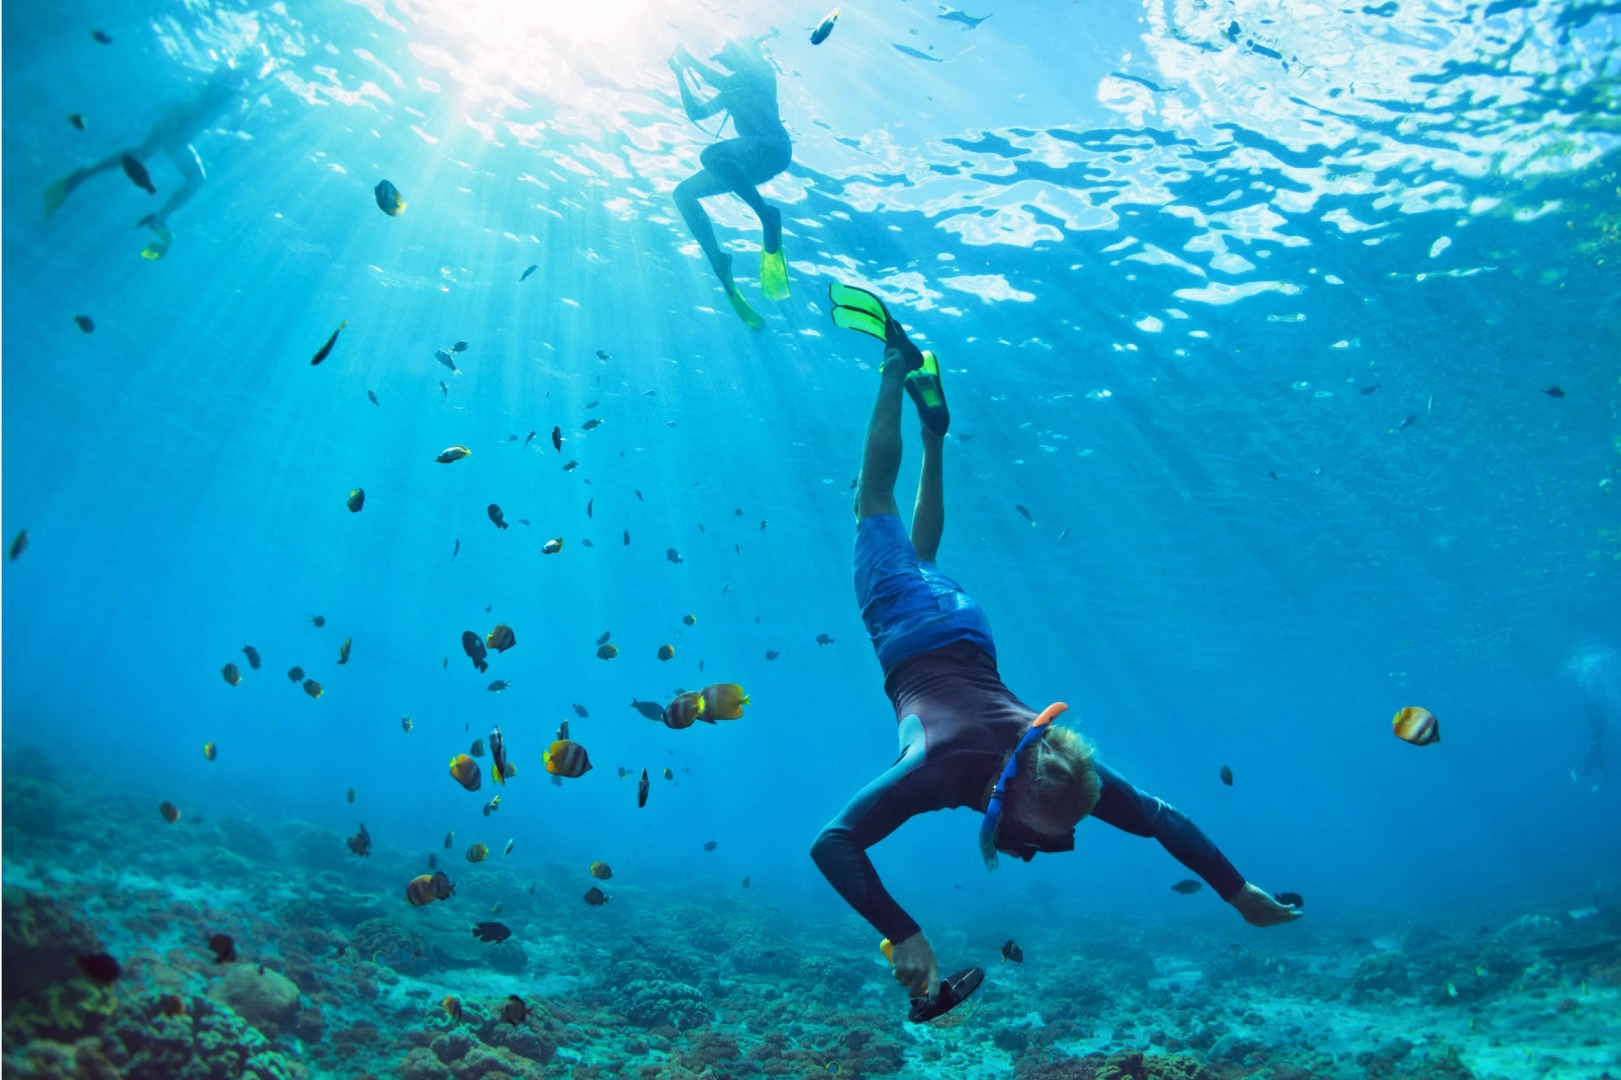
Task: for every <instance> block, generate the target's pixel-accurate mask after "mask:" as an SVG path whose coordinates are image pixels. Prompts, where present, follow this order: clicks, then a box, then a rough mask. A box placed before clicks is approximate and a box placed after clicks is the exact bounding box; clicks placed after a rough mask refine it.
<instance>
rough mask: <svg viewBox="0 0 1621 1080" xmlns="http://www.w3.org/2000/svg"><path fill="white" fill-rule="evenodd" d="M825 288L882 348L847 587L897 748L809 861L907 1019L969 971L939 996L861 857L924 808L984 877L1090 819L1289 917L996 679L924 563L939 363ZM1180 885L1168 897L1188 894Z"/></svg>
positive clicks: (932, 1007) (941, 410) (939, 447)
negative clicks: (975, 847)
mask: <svg viewBox="0 0 1621 1080" xmlns="http://www.w3.org/2000/svg"><path fill="white" fill-rule="evenodd" d="M829 294H830V298H831V299H832V301H833V305H834V308H833V321H834V322H835V323H836V324H837V325H839V326H842V327H845V328H847V329H852V330H860V331H862V332H864V333H867V334H871V335H872V336H873V337H876V338H879V339H881V340H883V342H884V361H883V367H882V368H881V369H880V380H879V386H878V400H877V403H876V404H875V405H874V406H873V411H872V418H871V421H870V423H869V425H868V427H867V433H866V442H865V446H864V449H863V453H862V461H861V475H860V479H859V480H858V481H857V488H856V503H855V512H856V519H857V521H856V542H855V586H856V595H857V598H858V600H859V602H860V604H861V615H862V619H863V621H864V622H865V623H866V625H867V632H868V634H869V636H870V637H871V639H872V642H873V647H874V648H875V649H876V650H877V653H878V662H879V664H880V665H881V666H882V667H883V669H884V689H885V691H886V692H887V693H888V695H889V698H890V701H891V703H892V704H893V705H894V709H895V717H896V719H897V721H898V722H899V734H900V751H901V752H900V757H899V759H897V760H896V762H895V764H893V765H892V766H890V767H889V768H888V769H887V770H885V771H884V772H883V773H882V774H881V775H880V776H879V777H878V778H877V779H876V780H874V781H873V782H872V783H870V784H868V785H867V786H866V787H865V788H863V789H862V790H861V791H859V792H857V793H856V795H855V797H854V798H853V799H851V800H850V802H849V803H848V804H847V805H846V806H845V808H844V809H843V810H842V811H840V812H839V814H838V816H837V817H835V818H834V819H833V821H832V822H831V823H829V824H828V825H827V827H826V828H824V829H823V830H822V832H821V835H819V836H818V837H817V838H816V842H815V844H814V845H813V846H812V848H811V856H812V858H814V859H815V860H816V865H817V866H818V867H819V868H820V869H821V871H822V873H823V874H824V875H826V877H827V879H828V881H829V882H831V883H832V885H833V887H834V888H835V889H837V890H838V891H839V894H840V895H841V896H843V897H844V899H845V900H846V901H847V902H848V903H849V904H850V906H851V907H853V908H854V909H855V910H856V911H857V912H858V913H859V914H860V915H861V916H862V917H864V918H865V919H866V920H867V921H868V922H869V923H871V924H872V925H873V926H874V927H875V928H876V929H877V930H878V931H879V932H880V933H882V934H883V935H884V937H885V938H886V939H887V946H886V953H887V955H889V957H890V959H891V962H892V963H893V964H894V967H895V971H894V974H895V978H896V980H897V981H899V982H900V983H901V984H902V985H904V986H906V987H907V988H908V989H909V990H911V992H912V993H913V995H914V999H913V1019H919V1018H920V1017H929V1016H932V1015H939V1013H940V1012H943V1011H944V1009H945V1008H949V1007H950V1006H951V1005H952V1004H954V1003H955V1001H954V1000H952V998H953V997H954V995H958V994H960V995H961V996H963V997H965V996H966V995H967V994H968V993H971V992H972V988H973V986H977V985H978V978H979V975H980V974H981V973H978V972H977V971H973V972H964V973H962V974H963V975H969V974H971V973H972V976H973V977H972V979H971V980H969V983H968V985H967V988H966V989H960V988H959V985H958V977H953V978H952V979H951V980H947V983H946V985H945V986H944V987H943V988H942V984H941V980H940V974H939V970H938V967H937V964H936V962H935V956H934V950H933V948H932V947H931V946H930V944H929V941H928V939H927V938H926V937H924V935H923V931H922V929H921V928H920V927H919V926H918V924H917V923H916V922H914V921H913V919H912V917H911V916H910V915H908V914H907V913H906V912H905V911H904V910H902V909H901V906H900V905H899V904H898V903H896V902H895V900H894V898H893V897H891V896H890V895H889V893H888V891H886V890H885V888H884V886H883V883H882V882H880V881H879V880H878V873H877V871H876V870H875V869H874V868H873V864H872V860H871V859H870V858H868V856H867V849H868V848H870V847H871V846H873V845H874V844H876V843H878V842H879V841H880V840H882V839H884V837H886V836H888V835H889V834H890V833H892V832H894V831H895V830H896V829H897V828H899V827H900V826H901V825H902V824H904V823H905V822H906V821H907V820H908V819H910V818H912V817H913V816H915V815H917V814H922V813H927V812H929V811H931V810H945V809H950V808H955V807H963V806H967V807H972V808H973V809H975V810H976V811H979V812H980V813H981V814H982V820H981V826H980V834H979V842H980V852H981V854H982V855H983V857H984V859H985V864H986V866H987V867H988V868H989V869H992V870H994V869H996V866H997V853H998V852H1001V853H1004V854H1007V855H1012V856H1014V857H1015V858H1019V859H1023V860H1024V861H1025V862H1029V861H1030V860H1031V859H1032V858H1034V857H1035V855H1036V854H1037V853H1041V852H1059V851H1071V850H1073V849H1074V847H1075V826H1076V825H1077V824H1079V822H1080V821H1081V819H1083V818H1085V817H1087V816H1089V815H1090V816H1092V817H1095V818H1097V819H1098V820H1100V821H1103V822H1104V823H1106V824H1109V825H1113V826H1114V827H1115V828H1117V829H1123V830H1125V831H1126V832H1129V833H1133V834H1135V835H1137V836H1151V837H1153V838H1155V839H1156V840H1158V841H1159V842H1160V843H1161V844H1162V845H1163V846H1164V848H1165V850H1166V851H1168V852H1170V853H1171V855H1172V856H1173V857H1174V858H1175V859H1176V860H1177V861H1178V862H1180V863H1182V864H1183V865H1184V866H1186V867H1187V868H1188V869H1189V870H1191V871H1193V872H1194V873H1195V874H1197V875H1198V876H1199V877H1200V878H1202V879H1203V880H1204V881H1205V882H1206V883H1207V884H1208V885H1210V887H1211V888H1212V889H1213V890H1214V891H1215V892H1216V894H1217V895H1218V896H1220V897H1221V898H1222V899H1223V900H1225V901H1227V902H1228V903H1229V904H1231V905H1232V906H1233V907H1235V908H1236V909H1238V912H1239V914H1240V915H1242V916H1243V917H1244V919H1245V921H1246V922H1249V923H1251V924H1252V925H1255V926H1273V925H1275V924H1278V923H1284V922H1289V921H1291V920H1294V919H1298V918H1300V916H1301V911H1300V907H1299V904H1298V900H1299V898H1298V897H1297V896H1291V895H1289V894H1283V895H1285V896H1288V897H1289V899H1291V900H1294V901H1296V903H1293V904H1286V903H1283V902H1280V900H1279V899H1275V898H1274V897H1273V896H1272V895H1271V894H1269V893H1267V892H1265V891H1263V890H1261V889H1260V888H1257V887H1256V886H1255V885H1252V884H1250V883H1248V882H1247V881H1245V879H1244V877H1243V876H1242V875H1241V874H1239V872H1238V871H1237V870H1236V869H1234V868H1233V865H1232V863H1230V862H1228V861H1227V859H1226V857H1225V856H1223V855H1222V853H1221V852H1220V850H1218V849H1217V847H1216V845H1215V844H1214V843H1212V842H1211V840H1210V839H1209V837H1207V836H1205V834H1204V833H1203V832H1201V831H1200V830H1199V828H1198V826H1196V825H1195V824H1194V823H1193V822H1192V821H1190V820H1189V819H1188V818H1187V817H1186V816H1185V815H1184V814H1182V813H1181V812H1180V811H1178V810H1176V809H1175V808H1173V807H1171V806H1169V805H1168V804H1166V803H1165V802H1162V801H1161V800H1159V799H1157V798H1154V797H1153V796H1151V795H1148V794H1146V793H1144V792H1142V791H1140V790H1138V789H1137V788H1136V787H1134V786H1133V785H1132V784H1131V783H1130V782H1129V781H1128V780H1126V779H1125V777H1123V776H1121V775H1120V774H1119V773H1117V772H1115V771H1114V770H1113V769H1110V768H1108V767H1107V766H1105V765H1104V764H1103V763H1102V762H1099V761H1097V760H1096V759H1095V758H1094V756H1093V751H1092V747H1091V746H1090V745H1088V744H1087V743H1086V741H1085V740H1084V739H1083V738H1082V737H1081V736H1080V734H1079V733H1078V732H1076V731H1075V730H1073V729H1072V728H1069V727H1064V726H1059V725H1056V724H1054V723H1052V721H1053V720H1055V719H1056V718H1057V717H1058V715H1059V714H1061V713H1063V712H1064V711H1065V710H1066V709H1067V708H1068V706H1067V705H1064V704H1063V703H1061V702H1060V703H1055V704H1052V705H1049V706H1048V707H1047V708H1046V709H1045V710H1041V711H1039V712H1038V710H1036V709H1032V708H1031V707H1030V706H1028V705H1026V704H1025V703H1024V702H1022V701H1020V700H1019V699H1018V698H1017V697H1015V696H1014V695H1013V692H1012V691H1010V690H1009V689H1008V688H1007V687H1006V686H1005V685H1003V683H1002V679H1001V676H1000V675H999V674H998V671H997V658H996V646H995V643H994V642H993V640H992V638H991V628H990V623H989V621H988V620H987V619H986V617H985V613H984V612H983V611H982V610H981V609H980V607H979V605H978V604H977V603H975V602H974V600H973V599H972V598H971V597H970V596H969V595H968V594H967V593H966V592H964V591H963V589H962V587H961V586H960V585H958V584H957V582H955V581H954V580H952V579H951V578H949V577H947V576H946V575H945V574H943V573H941V572H940V569H939V567H938V566H937V565H936V563H935V557H936V555H937V553H938V551H939V547H940V540H941V537H942V535H943V533H944V530H945V496H944V485H943V473H942V468H941V465H942V460H941V459H942V454H943V449H944V445H945V436H946V432H947V430H948V429H949V427H950V421H951V416H950V412H949V410H948V409H947V407H946V401H945V395H944V392H943V390H942V385H941V381H940V366H939V362H938V360H937V358H936V357H935V355H934V354H933V353H932V352H927V351H920V350H919V349H918V348H917V347H916V346H915V345H913V344H912V342H911V341H910V340H909V339H908V338H907V336H906V332H905V330H904V329H902V327H901V326H900V324H899V323H897V322H896V321H895V320H894V319H893V318H891V317H890V315H889V312H888V311H887V310H886V309H885V307H884V305H883V304H882V302H880V301H879V299H878V298H877V297H875V296H873V295H872V294H871V293H868V292H866V291H865V290H862V289H855V288H851V287H849V286H845V285H840V284H836V283H835V284H834V285H832V286H831V287H830V288H829ZM903 393H906V394H908V395H910V396H911V397H912V399H913V401H914V403H915V404H916V405H917V408H918V414H919V417H920V419H921V420H922V421H923V469H922V474H921V476H920V478H919V480H918V487H917V499H916V502H915V505H914V507H913V511H912V528H911V534H910V536H908V534H907V531H906V528H905V527H904V526H903V525H902V524H901V519H900V511H899V509H898V507H897V506H896V503H895V481H896V478H897V476H898V474H899V472H900V463H901V396H902V394H903ZM1189 884H1191V886H1192V888H1189V889H1181V888H1178V891H1183V892H1187V891H1193V889H1196V888H1197V882H1193V883H1189ZM937 991H938V992H939V993H938V994H937ZM920 999H930V1000H935V1001H938V1004H930V1003H929V1002H928V1001H920ZM958 1000H960V998H958Z"/></svg>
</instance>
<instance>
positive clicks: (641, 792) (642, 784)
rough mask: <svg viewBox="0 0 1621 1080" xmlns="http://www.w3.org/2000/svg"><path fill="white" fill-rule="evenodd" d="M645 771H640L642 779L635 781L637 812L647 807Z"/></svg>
mask: <svg viewBox="0 0 1621 1080" xmlns="http://www.w3.org/2000/svg"><path fill="white" fill-rule="evenodd" d="M647 787H648V785H647V770H646V769H643V770H642V778H641V779H640V780H638V781H636V808H637V809H638V810H639V809H641V808H642V807H644V806H646V805H647Z"/></svg>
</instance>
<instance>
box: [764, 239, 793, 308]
mask: <svg viewBox="0 0 1621 1080" xmlns="http://www.w3.org/2000/svg"><path fill="white" fill-rule="evenodd" d="M760 293H761V295H763V296H764V297H765V298H766V299H767V300H786V299H788V260H787V259H786V258H784V257H783V254H782V248H781V247H778V248H777V250H776V251H767V250H765V249H764V248H761V249H760Z"/></svg>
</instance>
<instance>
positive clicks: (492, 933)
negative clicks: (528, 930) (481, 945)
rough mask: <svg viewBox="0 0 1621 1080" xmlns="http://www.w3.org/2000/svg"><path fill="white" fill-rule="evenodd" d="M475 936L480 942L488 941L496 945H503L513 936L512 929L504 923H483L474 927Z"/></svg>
mask: <svg viewBox="0 0 1621 1080" xmlns="http://www.w3.org/2000/svg"><path fill="white" fill-rule="evenodd" d="M473 936H474V937H476V938H478V939H479V940H480V941H487V942H490V943H492V944H495V945H499V944H501V942H503V941H505V940H506V939H507V938H509V937H511V936H512V928H511V927H509V926H507V925H506V924H504V923H498V922H481V923H479V924H478V925H477V926H475V927H473Z"/></svg>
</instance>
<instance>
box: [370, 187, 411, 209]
mask: <svg viewBox="0 0 1621 1080" xmlns="http://www.w3.org/2000/svg"><path fill="white" fill-rule="evenodd" d="M372 194H374V195H376V196H377V209H379V210H381V211H382V212H383V213H385V214H387V215H388V216H389V217H399V216H400V215H401V214H403V213H405V200H404V199H402V198H401V197H400V189H399V188H397V187H395V186H394V185H393V184H391V183H389V182H388V181H387V180H379V181H378V182H377V187H376V189H375V190H374V191H373V192H372Z"/></svg>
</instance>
